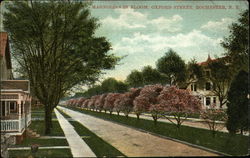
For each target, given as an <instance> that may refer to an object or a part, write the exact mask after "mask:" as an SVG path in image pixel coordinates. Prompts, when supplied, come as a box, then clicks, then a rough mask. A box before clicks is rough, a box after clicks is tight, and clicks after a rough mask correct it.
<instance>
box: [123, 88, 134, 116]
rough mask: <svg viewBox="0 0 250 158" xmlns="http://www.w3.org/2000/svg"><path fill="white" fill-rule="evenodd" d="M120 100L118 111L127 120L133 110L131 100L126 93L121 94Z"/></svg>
mask: <svg viewBox="0 0 250 158" xmlns="http://www.w3.org/2000/svg"><path fill="white" fill-rule="evenodd" d="M120 99H121V100H120V109H121V111H122V112H123V113H124V115H125V116H126V118H128V115H129V113H130V112H131V111H132V110H133V99H132V98H131V97H130V94H129V93H128V92H127V93H123V94H122V96H121V98H120Z"/></svg>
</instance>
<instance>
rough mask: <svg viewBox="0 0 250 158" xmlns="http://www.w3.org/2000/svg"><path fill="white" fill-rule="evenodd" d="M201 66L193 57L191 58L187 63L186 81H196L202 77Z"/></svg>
mask: <svg viewBox="0 0 250 158" xmlns="http://www.w3.org/2000/svg"><path fill="white" fill-rule="evenodd" d="M202 71H203V70H202V67H201V66H200V65H198V64H197V61H196V60H195V59H192V60H191V61H189V62H188V64H187V79H188V80H187V83H188V84H190V83H192V82H196V81H197V80H201V79H202V77H203V76H202Z"/></svg>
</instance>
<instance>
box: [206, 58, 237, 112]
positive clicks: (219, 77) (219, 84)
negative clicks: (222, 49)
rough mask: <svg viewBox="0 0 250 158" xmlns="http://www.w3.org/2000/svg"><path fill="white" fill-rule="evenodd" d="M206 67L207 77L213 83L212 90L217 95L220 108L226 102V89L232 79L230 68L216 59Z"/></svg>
mask: <svg viewBox="0 0 250 158" xmlns="http://www.w3.org/2000/svg"><path fill="white" fill-rule="evenodd" d="M208 68H209V69H210V71H211V75H210V76H209V77H208V79H209V80H211V81H212V83H213V88H212V92H213V93H214V94H215V95H216V96H218V98H219V102H220V108H222V106H223V105H224V104H226V102H227V95H228V90H229V87H230V84H231V80H232V76H233V74H232V70H231V69H230V66H229V65H227V64H226V63H224V61H223V60H220V59H217V60H216V61H213V62H210V63H209V64H208Z"/></svg>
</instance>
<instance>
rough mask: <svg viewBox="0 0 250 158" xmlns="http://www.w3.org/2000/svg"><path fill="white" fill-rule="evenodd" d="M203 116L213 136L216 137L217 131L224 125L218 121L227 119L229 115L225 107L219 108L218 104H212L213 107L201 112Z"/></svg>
mask: <svg viewBox="0 0 250 158" xmlns="http://www.w3.org/2000/svg"><path fill="white" fill-rule="evenodd" d="M200 116H201V118H202V119H204V121H205V123H206V124H207V125H208V127H209V129H210V130H211V131H212V134H213V137H215V134H216V131H218V130H220V129H222V128H223V127H224V125H221V124H219V123H217V122H216V121H226V120H227V115H226V113H225V111H224V110H223V109H217V108H216V105H212V106H211V109H204V110H203V111H202V112H201V115H200Z"/></svg>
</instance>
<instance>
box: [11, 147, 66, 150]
mask: <svg viewBox="0 0 250 158" xmlns="http://www.w3.org/2000/svg"><path fill="white" fill-rule="evenodd" d="M30 149H31V147H16V148H8V150H30ZM39 149H69V146H40V147H39Z"/></svg>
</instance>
